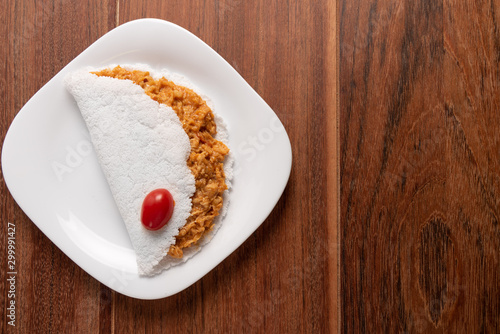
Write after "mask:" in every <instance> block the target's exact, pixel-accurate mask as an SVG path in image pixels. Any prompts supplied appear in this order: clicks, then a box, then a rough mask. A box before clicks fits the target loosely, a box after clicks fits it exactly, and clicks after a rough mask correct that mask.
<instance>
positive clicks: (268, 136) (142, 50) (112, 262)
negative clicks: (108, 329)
mask: <svg viewBox="0 0 500 334" xmlns="http://www.w3.org/2000/svg"><path fill="white" fill-rule="evenodd" d="M135 63H145V64H148V65H150V66H151V67H152V68H154V69H162V68H167V69H169V70H170V71H171V72H173V73H178V74H181V75H184V76H185V77H187V78H188V79H189V80H190V81H191V82H192V83H193V84H194V85H195V86H197V87H199V88H200V90H201V91H203V92H204V93H205V94H207V95H208V96H210V97H211V99H212V101H213V103H214V105H215V111H216V112H217V113H218V114H219V115H221V116H222V117H223V118H224V119H225V121H226V123H227V125H228V130H229V136H230V138H229V147H230V149H231V150H232V152H233V154H234V159H235V165H234V172H235V176H234V180H233V188H232V190H231V192H230V195H229V196H230V204H229V208H228V213H227V215H226V217H225V218H224V220H223V221H222V226H221V228H220V229H219V231H218V232H217V234H216V235H215V237H214V238H213V239H212V241H211V242H210V243H208V244H207V245H206V246H204V247H203V248H202V250H201V251H200V252H198V254H197V255H195V256H194V257H193V258H192V259H190V260H189V261H187V262H186V263H184V264H181V265H178V266H176V267H173V268H171V269H169V270H167V271H164V272H163V273H161V274H160V275H157V276H154V277H141V276H139V275H138V273H137V266H136V262H135V253H134V251H133V249H132V245H131V242H130V239H129V237H128V234H127V231H126V228H125V224H124V223H123V221H122V218H121V217H120V214H119V213H118V210H117V208H116V205H115V203H114V201H113V198H112V196H111V192H110V190H109V188H108V185H107V183H106V180H105V178H104V175H103V173H102V171H101V168H100V166H99V163H98V161H97V158H96V156H95V154H94V152H93V149H92V147H91V144H90V141H89V134H88V130H87V128H86V125H85V123H84V121H83V119H82V117H81V115H80V112H79V110H78V107H77V105H76V103H75V101H74V100H73V98H72V96H71V95H70V94H69V93H68V92H67V91H66V89H65V87H64V84H63V78H64V76H65V75H66V74H67V73H69V72H71V71H74V70H78V69H80V68H83V67H86V66H92V67H103V66H106V65H109V64H135ZM291 163H292V151H291V146H290V141H289V139H288V136H287V134H286V131H285V130H284V128H283V125H282V124H281V122H280V121H279V120H278V118H277V116H276V114H275V113H274V112H273V111H272V110H271V108H270V107H269V106H268V105H267V104H266V103H265V102H264V100H262V98H261V97H260V96H259V95H258V94H257V93H256V92H255V91H254V90H253V89H252V88H251V87H250V86H249V85H248V84H247V83H246V82H245V80H244V79H243V78H242V77H241V76H240V75H239V74H238V73H237V72H236V71H235V70H234V69H233V68H232V67H231V65H229V64H228V63H227V62H226V61H225V60H224V59H223V58H222V57H221V56H219V55H218V54H217V53H216V52H215V51H214V50H213V49H211V48H210V47H209V46H208V45H206V44H205V43H204V42H203V41H201V40H200V39H199V38H197V37H196V36H195V35H193V34H191V33H190V32H188V31H187V30H185V29H183V28H181V27H179V26H177V25H175V24H173V23H170V22H167V21H162V20H157V19H142V20H137V21H132V22H129V23H126V24H123V25H121V26H119V27H117V28H116V29H114V30H112V31H110V32H109V33H107V34H106V35H104V36H103V37H101V38H100V39H99V40H97V41H96V42H95V43H94V44H92V45H91V46H90V47H89V48H87V49H86V50H85V51H84V52H82V53H81V54H80V55H79V56H78V57H76V58H75V59H74V60H73V61H72V62H71V63H69V64H68V65H67V66H66V67H65V68H64V69H62V70H61V71H60V72H59V73H58V74H57V75H56V76H54V77H53V78H52V79H51V80H50V81H49V82H48V83H47V84H46V85H45V86H43V87H42V88H41V89H40V90H39V91H38V92H37V93H36V94H35V95H34V96H33V97H32V98H31V99H30V100H29V101H28V103H26V105H25V106H24V107H23V108H22V109H21V111H20V112H19V113H18V115H17V116H16V117H15V118H14V121H13V122H12V124H11V126H10V128H9V130H8V132H7V135H6V137H5V141H4V144H3V148H2V171H3V174H4V179H5V182H6V184H7V187H8V188H9V190H10V192H11V193H12V196H13V197H14V199H15V200H16V201H17V203H18V204H19V206H20V207H21V208H22V209H23V211H24V212H25V213H26V214H27V215H28V217H29V218H30V219H31V220H32V221H33V222H34V223H35V224H36V225H37V226H38V227H39V228H40V230H41V231H42V232H43V233H45V235H47V237H48V238H49V239H50V240H52V242H54V244H56V245H57V246H58V247H59V248H60V249H61V250H62V251H63V252H64V253H65V254H66V255H68V256H69V257H70V258H71V259H72V260H73V261H74V262H75V263H76V264H78V265H79V266H80V267H81V268H83V269H84V270H85V271H87V272H88V273H89V274H90V275H92V276H93V277H95V278H96V279H97V280H99V281H100V282H102V283H103V284H105V285H107V286H109V287H110V288H112V289H114V290H116V291H118V292H120V293H122V294H124V295H127V296H131V297H135V298H141V299H157V298H163V297H167V296H170V295H172V294H175V293H177V292H179V291H181V290H183V289H185V288H187V287H188V286H190V285H191V284H193V283H194V282H196V281H197V280H199V279H200V278H201V277H203V276H204V275H205V274H207V273H208V272H209V271H210V270H212V269H213V268H214V267H215V266H217V265H218V264H219V263H220V262H221V261H222V260H224V259H225V258H226V257H227V256H228V255H229V254H231V253H232V252H233V251H234V250H235V249H236V248H237V247H239V246H240V245H241V244H242V243H243V242H244V241H245V240H246V239H247V238H248V237H249V236H250V235H251V234H252V233H253V232H254V231H255V230H256V229H257V228H258V227H259V226H260V224H261V223H262V222H263V221H264V220H265V219H266V217H267V216H268V215H269V213H270V212H271V210H272V209H273V207H274V206H275V205H276V202H277V201H278V199H279V197H280V196H281V194H282V192H283V190H284V189H285V186H286V183H287V181H288V177H289V175H290V169H291Z"/></svg>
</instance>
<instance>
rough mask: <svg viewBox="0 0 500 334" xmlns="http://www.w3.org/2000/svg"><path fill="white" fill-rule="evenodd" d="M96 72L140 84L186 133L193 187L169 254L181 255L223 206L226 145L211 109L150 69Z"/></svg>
mask: <svg viewBox="0 0 500 334" xmlns="http://www.w3.org/2000/svg"><path fill="white" fill-rule="evenodd" d="M93 73H94V74H96V75H98V76H107V77H112V78H117V79H124V80H126V79H128V80H131V81H132V82H134V83H135V84H137V85H139V86H141V87H142V88H143V89H144V91H145V92H146V94H148V95H149V96H150V97H151V98H152V99H153V100H155V101H157V102H159V103H163V104H166V105H167V106H169V107H171V108H172V109H173V110H174V111H175V112H176V113H177V116H178V117H179V119H180V121H181V123H182V126H183V128H184V131H185V132H186V134H187V135H188V136H189V141H190V144H191V153H190V155H189V158H188V160H187V165H188V167H189V168H190V170H191V173H193V175H194V179H195V184H196V190H195V192H194V195H193V197H192V204H193V206H192V209H191V214H190V216H189V218H188V219H187V222H186V224H185V225H184V226H183V227H182V228H181V229H180V230H179V234H178V235H177V237H176V242H175V245H172V246H170V249H169V251H168V254H169V255H170V256H173V257H176V258H182V256H183V251H182V249H183V248H186V247H189V246H191V245H193V244H195V243H196V242H197V241H198V240H199V239H200V238H201V237H202V236H203V235H204V234H205V233H207V232H208V231H210V229H211V228H212V226H213V221H214V219H215V217H217V216H218V215H219V211H220V209H221V208H222V193H223V192H224V190H226V189H227V186H226V182H225V175H224V168H223V162H224V157H225V156H226V155H227V154H228V153H229V149H228V148H227V146H226V145H224V143H222V142H220V141H218V140H216V139H215V138H214V136H215V134H216V133H217V127H216V124H215V120H214V115H213V113H212V110H211V109H210V108H209V107H208V106H207V104H206V102H205V101H204V100H203V99H202V98H201V97H200V96H199V95H198V94H196V93H195V92H194V91H192V90H191V89H189V88H186V87H183V86H178V85H176V84H175V83H173V82H172V81H169V80H167V79H165V78H161V79H158V80H154V79H153V78H152V77H151V76H150V75H149V72H143V71H135V70H134V71H128V70H126V69H124V68H121V67H120V66H116V67H115V68H113V69H106V70H102V71H99V72H93Z"/></svg>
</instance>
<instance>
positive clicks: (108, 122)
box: [66, 66, 232, 275]
mask: <svg viewBox="0 0 500 334" xmlns="http://www.w3.org/2000/svg"><path fill="white" fill-rule="evenodd" d="M139 67H140V66H139ZM126 68H127V69H128V70H131V67H130V66H128V67H126ZM140 68H141V69H143V70H144V69H145V68H144V66H142V67H140ZM92 72H94V73H97V72H95V71H92V70H91V69H85V70H81V71H78V72H75V73H72V74H70V75H69V76H68V77H67V78H66V86H67V88H68V90H69V91H70V92H71V94H72V95H73V96H74V98H75V100H76V101H77V104H78V107H79V109H80V111H81V113H82V116H83V118H84V120H85V122H86V124H87V127H88V129H89V132H90V135H91V140H92V143H93V145H94V149H95V151H96V154H97V157H98V159H99V162H100V164H101V167H102V170H103V172H104V174H105V176H106V179H107V181H108V184H109V186H110V189H111V192H112V194H113V197H114V199H115V202H116V204H117V206H118V209H119V211H120V214H121V215H122V218H123V220H124V222H125V225H126V227H127V231H128V233H129V236H130V239H131V241H132V245H133V247H134V250H135V252H136V256H137V264H138V269H139V273H140V274H141V275H152V274H156V273H158V272H159V271H161V270H163V269H166V268H168V267H170V266H171V265H175V264H178V263H182V262H184V261H186V260H187V259H188V258H189V257H191V256H192V255H194V253H196V252H197V251H198V250H199V249H200V246H201V245H203V244H204V243H206V242H208V241H209V240H210V239H211V235H213V233H215V231H216V230H217V228H218V227H219V226H220V223H219V221H220V220H221V218H222V217H223V216H224V214H225V212H226V210H227V204H228V201H227V198H226V197H227V196H225V194H224V202H223V203H219V197H221V198H220V201H221V202H222V193H223V192H224V189H226V188H227V186H229V185H230V184H229V180H230V179H231V176H232V172H231V164H232V161H230V159H225V160H226V163H225V165H224V166H223V171H222V173H221V172H220V170H219V171H217V173H218V174H217V175H219V181H218V182H219V184H218V187H219V188H218V195H217V196H218V197H216V198H215V199H214V202H217V203H218V204H220V205H218V210H215V211H217V212H215V215H214V212H213V211H214V210H212V209H210V210H211V211H210V212H205V213H200V210H198V209H199V208H198V207H197V206H199V205H198V204H195V205H194V206H193V198H200V196H202V194H206V193H207V192H206V191H205V190H206V189H200V187H199V186H195V183H196V184H197V185H198V184H200V182H199V179H200V176H199V175H197V174H196V172H193V171H195V169H196V168H195V167H196V166H195V167H193V166H192V165H193V164H192V163H191V164H190V166H188V161H190V160H196V159H193V157H195V158H197V157H198V156H197V155H199V154H200V152H199V151H200V149H201V148H200V147H197V148H196V150H197V151H196V152H194V150H195V147H194V146H192V145H194V144H193V140H192V138H191V143H190V137H193V136H197V137H203V136H204V134H201V135H200V133H201V132H200V133H195V134H193V133H192V132H190V131H189V130H188V128H187V127H186V124H185V123H186V120H185V119H184V118H182V117H180V115H178V114H176V111H174V110H173V109H172V108H170V107H169V106H168V105H166V104H165V103H158V102H157V101H155V100H153V98H152V97H151V96H148V94H146V91H145V89H146V88H144V87H141V86H140V84H138V83H137V82H134V81H133V80H125V79H124V78H113V77H110V76H106V75H101V76H98V75H96V74H94V73H92ZM148 78H149V77H148ZM143 88H144V89H143ZM174 108H175V106H174ZM207 117H208V116H207ZM180 119H181V120H182V121H183V122H184V123H183V122H181V120H180ZM215 120H216V121H217V130H218V131H217V134H215V132H214V131H212V134H213V135H214V137H217V138H219V139H227V132H226V129H225V126H224V124H223V122H222V120H221V119H220V118H218V117H215ZM183 124H184V128H183ZM207 136H210V135H207ZM200 140H203V138H201V139H200ZM200 143H201V142H199V144H200ZM200 145H201V144H200ZM217 145H219V144H216V145H212V144H211V146H210V148H207V150H212V147H215V149H216V150H217V149H218V150H220V151H224V147H225V146H224V144H222V143H221V145H219V146H217ZM205 146H206V145H205ZM217 147H219V148H217ZM226 149H227V148H226ZM195 153H196V154H195ZM223 153H224V152H223ZM227 153H228V152H225V153H224V154H223V155H222V157H221V156H220V155H219V160H220V159H223V160H224V155H225V154H227ZM193 154H195V155H193ZM201 154H204V152H203V151H202V152H201ZM197 168H198V169H199V168H200V167H199V166H198V167H197ZM217 168H218V169H221V166H218V167H217ZM214 173H215V172H214ZM193 174H194V175H193ZM224 174H225V175H224ZM220 175H222V176H224V178H225V180H224V181H225V182H224V181H220V179H221V177H220ZM214 179H215V178H214ZM205 183H206V184H209V185H210V184H212V183H213V184H212V185H214V184H216V183H217V182H216V181H210V180H209V181H207V182H205ZM226 185H227V186H226ZM158 188H165V189H168V190H169V191H170V193H171V194H172V196H173V198H174V201H175V207H174V211H173V215H172V218H171V219H170V221H169V222H168V223H167V225H166V226H164V227H163V228H161V229H160V230H158V231H150V230H147V229H145V228H144V226H143V225H142V224H141V222H140V214H141V206H142V202H143V200H144V198H145V196H146V195H147V194H148V193H149V192H151V191H152V190H154V189H158ZM209 188H210V187H209ZM195 203H199V201H195ZM203 214H204V215H203ZM206 216H209V217H211V221H210V222H208V223H206V222H205V226H204V227H201V229H202V230H203V231H202V233H201V234H200V233H198V234H199V235H197V236H196V237H193V239H192V240H190V239H189V238H188V240H187V242H186V238H187V236H188V235H189V234H190V233H191V234H193V231H199V230H200V226H199V224H200V223H198V222H197V221H198V220H203V221H206ZM196 224H198V225H196ZM191 226H194V227H192V228H191ZM190 228H191V230H190ZM180 229H182V230H183V233H184V234H185V235H184V236H183V237H180V236H179V235H180V232H179V230H180ZM186 231H187V232H186ZM195 239H196V240H195ZM179 254H180V255H179Z"/></svg>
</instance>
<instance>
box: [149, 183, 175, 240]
mask: <svg viewBox="0 0 500 334" xmlns="http://www.w3.org/2000/svg"><path fill="white" fill-rule="evenodd" d="M174 206H175V202H174V198H173V197H172V194H170V192H169V191H168V190H167V189H155V190H153V191H152V192H150V193H149V194H147V195H146V197H145V198H144V202H142V209H141V222H142V225H144V227H145V228H147V229H148V230H152V231H156V230H159V229H160V228H162V227H163V226H165V224H166V223H167V222H168V221H169V220H170V218H171V217H172V213H173V212H174Z"/></svg>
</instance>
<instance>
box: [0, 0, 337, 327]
mask: <svg viewBox="0 0 500 334" xmlns="http://www.w3.org/2000/svg"><path fill="white" fill-rule="evenodd" d="M2 6H3V7H2V10H1V12H0V18H1V19H2V20H1V22H3V23H1V24H0V29H2V30H1V32H2V35H1V36H8V38H7V39H6V40H5V41H4V43H3V45H7V46H8V47H6V48H0V57H1V58H0V64H1V65H0V66H1V76H0V80H2V81H1V83H2V85H1V87H0V89H1V90H0V97H1V98H2V99H1V103H2V106H3V109H2V112H1V124H0V131H1V135H2V139H3V138H4V136H5V133H6V131H7V128H8V126H9V125H10V123H11V121H12V119H13V117H14V116H15V115H16V113H17V112H18V111H19V109H20V108H21V107H22V106H23V104H24V103H25V102H26V101H27V100H28V99H29V98H30V97H31V96H32V95H33V94H34V93H35V92H36V91H37V90H38V89H39V88H40V87H41V86H42V85H43V84H44V83H45V82H47V81H48V80H49V79H50V78H51V77H52V76H53V75H54V74H56V73H57V72H58V71H59V70H60V69H61V68H62V67H63V66H64V65H66V64H67V63H68V62H69V61H70V60H71V59H72V58H73V57H75V56H76V55H78V54H79V53H80V52H81V51H82V50H83V49H84V48H85V47H87V46H88V45H90V44H91V43H92V42H93V41H95V40H96V39H97V38H98V37H100V36H101V35H102V34H104V33H105V32H107V31H108V30H110V29H111V28H113V27H114V26H116V25H118V24H122V23H124V22H127V21H130V20H133V19H136V18H142V17H157V18H162V19H166V20H169V21H172V22H174V23H177V24H179V25H180V26H182V27H184V28H186V29H188V30H190V31H191V32H193V33H194V34H196V35H197V36H199V37H200V38H202V39H203V40H204V41H205V42H206V43H208V44H209V45H210V46H212V47H213V48H214V49H215V50H216V51H217V52H218V53H220V54H221V55H222V56H223V57H224V58H225V59H226V60H227V61H228V62H229V63H230V64H231V65H232V66H233V67H234V68H235V69H236V70H237V71H238V72H239V73H240V74H241V75H242V76H243V77H244V78H245V79H246V80H247V81H248V82H249V84H250V85H251V86H252V87H253V88H254V89H255V90H256V91H257V92H258V93H259V94H260V95H261V96H262V97H263V98H264V99H265V100H266V101H267V103H268V104H269V105H270V106H271V107H272V108H273V109H274V111H275V112H276V113H277V114H278V116H279V117H280V119H281V120H282V122H283V124H284V125H285V128H286V130H287V132H288V134H289V137H290V140H291V142H292V150H293V155H294V158H293V159H294V161H293V167H292V174H291V176H290V181H289V183H288V186H287V188H286V190H285V192H284V194H283V196H282V198H281V199H280V201H279V203H278V205H277V206H276V208H275V209H274V210H273V212H272V213H271V215H270V216H269V217H268V219H267V220H266V221H265V222H264V223H263V225H262V226H261V227H260V228H259V229H258V230H257V232H256V233H255V234H254V235H253V236H251V237H250V238H249V239H248V240H247V241H246V242H245V243H244V244H243V246H242V247H240V248H239V249H238V250H237V251H235V252H234V253H233V254H232V255H231V256H230V257H229V258H228V259H227V260H225V261H224V262H223V263H221V264H220V265H219V266H218V267H217V268H215V269H214V270H213V271H212V272H210V273H209V274H208V275H207V276H205V277H204V278H202V279H201V280H200V281H199V282H197V283H196V284H194V285H193V286H191V287H190V288H188V289H186V290H185V291H182V292H181V293H179V294H177V295H174V296H172V297H169V298H165V299H162V300H158V301H141V300H136V299H132V298H128V297H125V296H123V295H121V294H119V293H116V292H114V291H112V290H110V289H109V288H107V287H106V286H104V285H101V284H100V283H98V282H97V281H95V280H94V279H93V278H91V277H90V276H89V275H87V274H86V273H85V272H84V271H83V270H81V269H80V268H79V267H78V266H76V265H75V264H74V263H72V261H71V260H69V259H68V258H67V257H66V256H65V255H64V254H63V253H62V252H61V251H60V250H59V249H57V247H55V246H54V245H53V244H52V243H51V242H50V241H49V240H48V239H47V238H46V237H45V236H44V235H43V234H42V233H41V232H40V231H39V230H38V229H37V228H36V227H35V226H34V225H33V224H32V223H31V221H30V220H29V219H28V218H27V217H26V216H25V215H24V213H23V212H22V211H21V210H20V208H19V207H18V206H17V205H16V204H15V202H14V201H13V199H12V197H11V196H10V194H9V193H8V190H7V189H6V187H5V184H4V183H3V182H2V183H1V185H0V187H1V188H0V191H1V196H2V197H1V210H2V211H1V216H0V218H1V223H2V224H6V223H7V222H9V221H10V222H14V223H16V227H17V229H18V234H17V237H16V238H17V239H16V240H17V246H16V247H17V252H18V253H16V256H17V261H18V263H19V268H18V271H19V276H18V282H17V287H18V293H17V296H16V298H18V300H17V302H18V305H19V309H18V311H17V315H18V319H17V322H16V325H17V327H16V330H17V331H18V332H20V333H31V332H58V333H59V332H61V333H72V332H75V333H76V332H79V333H93V332H100V333H163V332H196V333H205V332H208V333H231V332H232V333H240V332H254V333H262V332H266V333H280V332H282V333H290V332H309V333H326V332H329V331H332V332H334V331H336V329H337V326H338V306H337V303H338V299H337V291H338V290H337V248H338V243H337V233H336V231H337V224H336V215H337V213H338V211H337V201H336V198H337V192H336V189H337V184H338V183H337V172H336V171H337V160H336V158H335V157H336V153H337V146H336V142H337V141H336V140H337V139H336V134H337V132H336V131H335V128H336V113H335V112H336V87H337V86H336V82H337V76H336V66H337V58H336V39H335V32H336V30H335V24H336V21H335V17H336V16H335V15H336V7H335V2H333V1H319V2H318V1H312V0H310V1H309V0H308V1H274V0H273V1H263V0H256V1H243V0H223V1H216V0H209V1H194V0H188V1H180V0H174V1H168V2H167V1H160V0H158V1H133V2H129V1H116V2H114V1H111V2H106V1H105V2H102V3H101V2H95V3H94V2H93V1H84V2H77V1H64V0H61V1H47V2H45V3H43V4H40V3H38V2H37V3H35V2H34V1H33V2H29V1H17V2H15V3H14V2H11V3H10V4H8V5H7V4H5V5H4V4H3V3H2ZM4 6H5V10H4ZM159 42H161V40H160V41H159ZM179 47H182V45H180V46H179ZM13 82H16V86H14V85H13V84H12V83H13ZM6 233H7V229H6V228H5V227H4V228H2V230H1V231H0V240H2V243H1V245H2V246H1V247H0V252H2V254H5V253H6V246H5V244H4V243H3V241H4V240H6ZM5 259H6V258H5V257H4V256H0V266H1V267H0V272H1V273H2V276H1V281H0V298H1V299H0V307H2V315H3V318H4V319H5V311H6V307H5V302H6V289H7V286H6V283H5V282H6V276H5V275H6V274H5V273H6V271H5V270H4V268H5V267H6V262H5ZM2 326H3V327H2V329H3V330H2V332H4V331H5V330H7V329H9V330H13V328H10V327H9V326H7V325H6V322H5V321H4V322H2Z"/></svg>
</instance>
